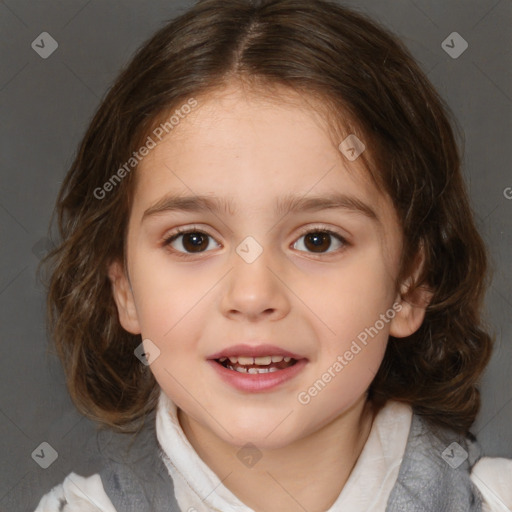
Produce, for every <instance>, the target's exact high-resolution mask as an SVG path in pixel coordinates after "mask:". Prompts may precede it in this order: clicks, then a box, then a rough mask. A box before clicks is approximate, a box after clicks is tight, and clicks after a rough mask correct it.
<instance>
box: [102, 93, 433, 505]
mask: <svg viewBox="0 0 512 512" xmlns="http://www.w3.org/2000/svg"><path fill="white" fill-rule="evenodd" d="M198 102H199V107H198V108H197V109H195V110H194V111H193V112H192V113H191V114H189V115H188V116H187V117H186V118H185V119H183V120H181V122H180V124H179V125H178V126H177V127H176V128H175V129H174V131H173V132H171V133H170V134H169V135H168V136H167V137H166V138H165V139H163V141H162V142H161V143H159V144H158V146H157V147H156V148H155V149H153V150H152V151H151V152H150V154H149V155H148V156H147V157H145V158H144V160H143V161H142V162H141V164H140V165H139V168H138V170H137V173H138V175H137V185H136V191H135V196H134V201H133V205H132V209H131V214H130V219H129V228H128V235H127V244H126V248H127V255H126V260H127V269H126V271H125V269H123V266H122V264H121V263H120V262H115V263H113V264H112V265H111V267H110V269H109V276H110V278H111V280H112V283H113V293H114V298H115V301H116V304H117V306H118V311H119V319H120V322H121V324H122V326H123V327H124V328H125V329H126V330H127V331H129V332H131V333H134V334H141V336H142V339H150V340H151V341H152V342H153V343H154V344H155V345H156V346H157V347H158V348H159V350H160V355H159V357H158V358H157V359H156V360H155V361H154V362H153V363H152V364H151V366H150V369H151V371H152V372H153V374H154V375H155V378H156V380H157V381H158V383H159V385H160V386H161V388H162V389H163V390H164V392H165V393H166V394H167V395H168V396H169V397H170V398H171V399H172V400H173V401H174V402H175V403H176V404H177V405H178V408H179V414H178V417H179V420H180V423H181V425H182V428H183V430H184V432H185V434H186V436H187V438H188V439H189V441H190V443H191V444H192V446H193V447H194V449H195V450H196V452H197V453H198V454H199V456H200V457H201V458H202V459H203V460H204V461H205V462H206V463H207V464H208V465H209V466H210V468H211V469H212V470H213V471H214V472H215V473H216V474H217V475H218V477H219V478H220V479H221V480H223V483H224V485H225V486H227V487H228V488H229V489H230V490H231V491H232V492H234V493H235V494H236V495H237V496H238V497H239V498H240V499H241V500H242V501H243V502H244V503H246V504H247V505H248V506H249V507H251V508H253V509H254V510H256V511H270V510H281V511H284V512H287V511H290V512H291V511H293V512H295V511H299V510H303V509H306V510H309V511H311V512H315V511H318V512H320V511H322V510H326V509H327V508H329V507H330V506H331V505H332V503H333V502H334V501H335V500H336V498H337V496H338V495H339V493H340V492H341V490H342V488H343V486H344V485H345V482H346V480H347V478H348V476H349V475H350V472H351V470H352V468H353V467H354V465H355V463H356V461H357V458H358V457H359V454H360V453H361V450H362V449H363V446H364V444H365V442H366V439H367V437H368V435H369V432H370V429H371V425H372V421H373V418H374V413H375V411H374V410H373V409H372V405H371V403H370V402H369V401H368V400H367V389H368V387H369V385H370V383H371V381H372V379H373V377H374V375H375V374H376V372H377V370H378V368H379V365H380V364H381V361H382V358H383V356H384V352H385V348H386V344H387V340H388V336H389V335H390V334H391V335H393V336H396V337H403V336H408V335H409V334H411V333H413V332H414V331H416V330H417V329H418V328H419V326H420V325H421V322H422V321H423V318H424V312H425V306H419V305H416V306H413V305H412V304H411V303H408V302H405V301H403V300H402V299H401V292H404V291H405V289H406V288H407V282H404V283H398V284H397V282H396V280H397V276H398V274H399V261H400V255H401V250H402V242H403V241H402V234H401V229H400V225H399V222H398V220H397V217H396V214H395V211H394V209H393V205H392V203H391V201H390V200H389V198H388V197H387V196H385V195H383V193H382V192H381V191H379V190H378V189H377V188H376V187H375V185H373V184H372V182H371V181H370V180H369V179H368V177H367V173H366V172H365V171H364V170H363V169H362V167H361V166H360V163H359V162H360V160H359V161H358V160H356V161H354V162H350V161H349V160H347V159H346V158H345V157H344V156H343V155H342V154H341V152H340V151H339V149H338V148H337V147H336V145H333V143H332V139H331V138H330V136H329V134H328V132H327V129H326V127H325V126H324V124H323V122H322V120H321V118H320V117H319V116H318V114H317V111H315V109H314V108H312V106H311V102H307V101H305V99H303V98H301V97H300V96H298V95H297V94H296V93H294V92H292V91H289V90H282V91H281V97H280V99H279V101H272V100H270V99H267V98H265V97H263V96H261V95H259V94H258V93H257V92H254V93H252V92H248V91H246V90H242V89H241V88H240V87H239V86H238V85H237V84H231V85H229V86H228V87H227V88H226V89H224V90H220V91H217V92H216V93H210V94H209V95H208V96H204V97H202V98H198ZM340 142H341V140H340ZM367 147H368V145H367ZM332 191H339V192H343V193H344V194H347V195H350V196H353V197H355V198H357V199H359V200H360V201H362V202H364V203H365V204H367V205H369V206H371V208H372V209H373V210H374V212H375V213H376V215H377V216H378V219H379V220H378V221H376V220H375V219H372V218H370V217H368V216H367V215H364V214H362V213H361V212H358V211H354V210H349V209H323V210H319V211H298V212H293V213H288V214H286V215H285V214H283V213H279V214H278V213H275V212H274V207H275V205H276V203H277V201H278V200H279V199H281V198H283V197H285V196H286V195H288V194H294V195H297V196H299V197H303V196H307V197H310V196H325V195H327V194H329V193H331V192H332ZM169 193H175V194H184V195H194V194H196V195H205V196H210V197H217V198H226V199H230V200H231V201H232V202H233V204H232V208H233V209H232V210H231V211H224V210H219V211H215V212H212V211H210V210H206V211H202V212H190V211H166V212H161V213H159V214H156V215H152V216H148V217H147V218H146V219H144V221H143V222H141V219H142V217H143V214H144V212H145V211H146V210H147V209H148V208H150V207H151V206H152V205H154V204H155V203H156V202H157V201H159V200H160V199H161V198H162V197H163V196H164V195H166V194H169ZM178 227H183V228H187V229H188V228H190V229H191V230H193V231H201V232H204V233H206V234H208V235H210V236H211V237H212V238H208V237H206V238H205V239H203V241H204V240H206V241H205V246H206V248H207V250H206V251H204V252H199V253H197V252H196V253H188V254H187V253H186V252H184V251H185V250H186V247H188V248H189V250H190V247H191V246H192V244H191V243H190V237H189V238H188V239H187V241H188V244H187V245H186V246H184V245H183V242H184V241H185V240H184V238H186V237H183V236H182V237H181V238H178V239H177V240H175V241H174V242H173V244H172V245H171V246H167V247H165V246H163V244H162V240H163V239H164V238H166V237H169V236H170V235H172V234H173V233H174V232H175V229H176V228H178ZM319 227H320V228H322V229H324V230H325V229H329V230H332V231H334V232H336V233H337V234H339V235H340V236H342V237H344V238H345V240H346V243H343V242H339V241H337V239H336V238H334V237H333V238H331V239H330V241H331V245H330V247H328V242H327V243H326V244H324V245H322V247H324V248H325V251H324V252H312V251H311V247H312V246H313V245H312V244H311V243H309V244H307V243H306V237H305V236H304V231H307V230H311V231H315V230H316V232H318V231H319ZM247 236H251V237H253V238H254V239H255V240H256V241H257V242H258V244H259V245H260V246H261V248H262V249H263V252H262V254H261V255H260V256H259V257H258V258H257V259H256V260H255V261H254V262H252V263H247V262H246V261H244V259H242V258H241V257H240V256H239V255H238V254H237V252H236V248H237V246H238V245H239V244H240V242H242V240H244V239H245V238H246V237H247ZM208 240H209V241H210V242H209V244H208V245H207V241H208ZM192 247H193V246H192ZM180 250H181V251H182V252H181V253H180V252H179V251H180ZM326 251H327V252H326ZM179 254H182V256H183V257H179ZM420 263H421V262H420ZM419 270H420V269H419V264H418V268H417V269H415V271H416V272H418V271H419ZM418 293H419V292H418ZM417 299H418V300H416V301H415V302H414V303H416V304H421V303H423V302H422V300H421V299H422V298H421V297H417ZM424 303H425V304H426V301H424ZM393 304H400V305H401V306H402V309H401V311H400V312H398V313H396V315H395V317H394V319H393V320H391V321H390V322H389V323H386V324H385V326H384V328H383V329H382V330H381V331H379V333H378V335H377V336H375V337H374V338H373V339H371V342H370V343H368V345H367V346H366V347H364V349H363V350H361V351H360V352H359V353H358V354H357V355H356V356H354V358H353V359H352V360H351V361H350V362H349V363H348V364H347V366H346V367H345V368H344V369H343V371H341V372H339V373H338V374H336V377H335V378H333V379H332V380H331V382H329V383H328V384H327V385H326V386H325V388H324V389H323V390H322V391H321V392H320V393H318V394H317V396H315V397H314V398H312V399H311V401H310V402H309V403H308V404H307V405H303V404H301V403H299V401H298V399H297V395H298V393H300V392H301V391H307V390H308V388H309V387H310V386H311V385H312V384H313V383H314V382H315V381H316V380H317V379H319V378H320V377H321V376H322V374H323V373H324V372H325V371H326V370H327V369H328V368H329V367H331V366H332V365H333V363H334V362H335V361H336V358H337V356H338V355H340V354H344V353H345V351H346V350H348V349H349V348H350V345H351V343H352V340H354V339H356V337H357V335H358V334H359V333H361V332H362V331H364V329H365V328H367V327H370V326H373V325H374V324H375V322H376V321H377V320H378V319H379V317H380V315H381V314H383V313H385V312H386V311H388V310H390V309H392V306H393ZM256 340H264V341H265V342H267V343H270V344H273V345H276V346H279V347H281V348H283V349H286V350H289V351H292V352H294V353H298V354H300V355H302V356H303V357H305V358H307V359H308V363H307V365H306V367H305V368H304V369H303V370H302V371H301V372H300V373H299V374H298V375H296V376H295V377H294V378H293V379H291V380H290V381H288V382H286V383H284V384H282V385H280V386H279V387H278V388H276V389H272V390H268V391H265V392H257V393H255V392H252V393H251V392H243V391H239V390H237V389H234V388H232V387H231V386H229V385H228V384H226V383H225V382H224V381H222V380H221V379H220V378H219V377H218V375H217V373H216V372H215V371H214V369H213V368H212V367H211V366H210V364H209V363H207V361H206V359H207V357H208V356H210V355H212V354H214V353H215V352H218V351H220V350H223V349H225V348H227V347H230V346H232V345H235V344H238V343H244V342H245V343H248V344H255V345H257V344H258V342H257V341H256ZM269 355H271V354H269ZM247 442H251V443H253V444H254V445H256V446H257V447H258V449H259V450H260V451H261V454H262V458H261V459H260V461H259V462H258V463H257V465H255V466H253V467H252V468H248V467H246V466H245V465H244V464H242V463H241V462H240V460H239V459H238V457H236V454H237V452H238V450H239V449H240V447H241V446H243V445H245V444H246V443H247ZM304 482H307V484H308V485H304ZM262 490H264V492H262Z"/></svg>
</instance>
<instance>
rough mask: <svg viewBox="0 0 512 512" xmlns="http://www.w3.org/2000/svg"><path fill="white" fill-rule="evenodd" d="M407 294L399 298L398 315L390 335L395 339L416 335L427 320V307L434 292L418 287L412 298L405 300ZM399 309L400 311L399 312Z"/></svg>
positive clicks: (393, 322)
mask: <svg viewBox="0 0 512 512" xmlns="http://www.w3.org/2000/svg"><path fill="white" fill-rule="evenodd" d="M404 295H405V294H403V295H402V294H400V296H399V297H397V303H398V304H400V309H399V308H397V313H396V315H395V317H394V318H393V320H392V321H391V324H390V330H389V334H390V335H391V336H393V337H395V338H405V337H407V336H410V335H411V334H413V333H415V332H416V331H417V330H418V329H419V328H420V326H421V324H422V323H423V320H424V319H425V312H426V309H427V306H428V305H429V303H430V300H431V299H432V292H431V291H430V290H429V289H427V288H426V287H423V286H421V287H418V288H417V289H416V290H414V293H413V294H412V297H409V298H408V299H405V298H403V297H404ZM398 309H399V310H398Z"/></svg>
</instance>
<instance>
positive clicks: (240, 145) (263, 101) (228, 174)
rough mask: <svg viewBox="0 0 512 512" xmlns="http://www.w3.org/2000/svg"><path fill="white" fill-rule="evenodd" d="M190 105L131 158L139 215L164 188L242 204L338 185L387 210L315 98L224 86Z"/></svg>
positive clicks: (289, 92) (286, 91) (368, 178)
mask: <svg viewBox="0 0 512 512" xmlns="http://www.w3.org/2000/svg"><path fill="white" fill-rule="evenodd" d="M197 103H198V106H197V108H195V109H194V110H193V111H191V112H190V113H188V114H187V115H184V116H182V117H181V118H180V120H179V123H178V124H177V125H175V126H174V127H173V129H172V131H170V133H169V134H168V135H166V136H165V137H163V138H162V140H161V141H157V146H156V147H155V148H154V149H152V150H151V151H150V153H149V154H148V155H147V156H146V157H145V158H144V159H143V160H142V162H141V163H140V164H139V166H138V168H137V171H136V173H137V180H136V193H135V197H134V204H133V208H134V209H135V210H139V212H138V213H139V215H140V214H141V211H140V210H141V209H142V208H144V207H147V206H148V204H150V203H154V202H155V201H156V200H158V199H159V198H160V197H161V196H162V195H163V194H164V193H166V192H169V191H173V192H176V191H177V192H179V193H182V194H185V193H186V195H188V196H190V195H194V194H195V195H212V196H224V197H230V198H231V200H232V201H233V202H236V201H237V200H239V201H240V202H242V203H244V204H246V205H248V204H250V203H251V200H252V199H254V200H256V198H257V200H258V201H260V203H261V199H262V197H266V198H268V199H269V201H271V200H274V201H279V199H280V197H281V196H282V195H283V194H284V193H290V192H294V191H295V192H296V193H297V194H302V195H303V194H307V193H310V192H311V193H314V195H319V194H320V195H321V194H322V193H324V194H325V193H327V192H332V191H333V189H338V190H340V191H343V192H347V193H351V194H354V195H358V196H359V197H360V198H361V199H362V198H363V197H365V198H366V200H369V201H371V202H372V203H373V204H374V205H376V206H377V207H379V208H386V207H388V208H389V204H388V205H386V203H389V201H388V200H387V198H386V197H384V195H383V194H382V193H381V192H380V191H379V190H378V189H377V188H376V187H375V185H374V183H373V182H372V180H371V179H370V177H369V173H368V171H367V170H366V169H365V168H364V165H363V163H362V159H360V160H359V161H358V160H356V161H353V162H350V161H348V160H347V159H346V158H345V157H344V156H343V154H342V153H341V151H340V150H339V148H338V145H339V142H341V141H338V140H337V139H336V134H334V133H333V130H332V128H331V126H330V125H329V124H328V122H327V121H326V118H325V115H323V112H324V111H325V108H324V106H322V105H320V103H319V102H318V100H316V99H315V98H312V97H305V96H303V95H300V94H298V93H296V92H295V91H291V90H289V89H284V88H281V89H274V90H269V91H266V93H261V92H259V91H254V90H249V89H247V88H243V87H242V88H241V87H239V86H234V85H232V86H228V87H226V88H224V89H221V90H217V91H215V92H213V93H209V94H207V95H204V96H201V97H198V98H197ZM168 117H170V116H168ZM341 189H343V190H341ZM255 206H257V205H255ZM261 206H263V205H261Z"/></svg>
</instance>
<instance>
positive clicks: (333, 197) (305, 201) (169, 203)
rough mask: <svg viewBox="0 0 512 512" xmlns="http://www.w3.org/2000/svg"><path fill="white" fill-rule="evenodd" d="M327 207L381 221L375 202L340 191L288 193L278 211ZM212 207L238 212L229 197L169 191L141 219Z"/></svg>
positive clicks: (316, 209)
mask: <svg viewBox="0 0 512 512" xmlns="http://www.w3.org/2000/svg"><path fill="white" fill-rule="evenodd" d="M327 209H340V210H347V211H350V212H353V213H359V214H362V215H364V216H366V217H368V218H369V219H371V220H374V221H377V222H380V220H379V217H378V216H377V214H376V213H375V210H373V208H371V206H369V205H368V204H366V203H365V202H363V201H361V200H360V199H358V198H357V197H354V196H350V195H346V194H340V193H332V194H327V195H322V196H312V197H305V196H294V195H288V196H285V197H283V198H281V199H279V200H278V201H277V205H276V208H275V213H276V214H277V215H282V216H284V215H287V214H288V213H295V212H302V211H304V212H306V211H308V212H309V211H320V210H327ZM208 210H210V211H211V212H214V213H218V212H224V213H227V214H229V215H235V214H236V208H235V207H234V205H233V203H232V201H230V200H228V199H225V198H219V197H212V196H198V195H194V196H183V195H166V196H164V197H162V198H161V199H159V200H158V201H157V202H156V203H155V204H153V205H152V206H151V207H149V208H148V209H147V210H146V211H145V212H144V213H143V215H142V219H141V223H142V222H143V221H144V220H145V219H146V218H148V217H152V216H154V215H158V214H162V213H166V212H172V211H180V212H205V211H208Z"/></svg>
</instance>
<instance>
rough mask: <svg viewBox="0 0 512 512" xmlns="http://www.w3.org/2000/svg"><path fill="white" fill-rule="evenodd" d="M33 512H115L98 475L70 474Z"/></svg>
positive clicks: (44, 497) (45, 496) (43, 498)
mask: <svg viewBox="0 0 512 512" xmlns="http://www.w3.org/2000/svg"><path fill="white" fill-rule="evenodd" d="M35 512H116V509H115V508H114V505H113V504H112V502H111V501H110V499H109V497H108V496H107V494H106V493H105V490H104V489H103V484H102V481H101V478H100V476H99V475H98V474H96V475H92V476H89V477H83V476H80V475H77V474H76V473H70V474H69V475H68V476H67V477H66V478H65V479H64V481H63V482H62V484H60V485H57V486H56V487H54V488H53V489H52V490H51V491H50V492H49V493H48V494H45V495H44V496H43V497H42V498H41V501H40V502H39V505H38V506H37V508H36V510H35Z"/></svg>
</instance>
